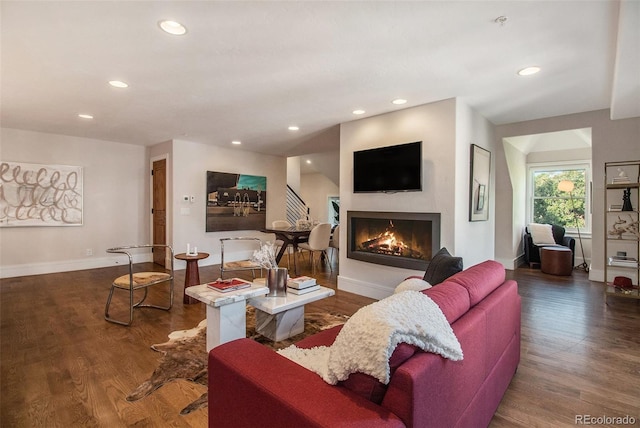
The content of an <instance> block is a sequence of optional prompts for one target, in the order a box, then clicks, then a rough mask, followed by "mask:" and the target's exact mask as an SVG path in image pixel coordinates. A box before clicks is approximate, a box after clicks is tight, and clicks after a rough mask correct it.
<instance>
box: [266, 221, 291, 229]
mask: <svg viewBox="0 0 640 428" xmlns="http://www.w3.org/2000/svg"><path fill="white" fill-rule="evenodd" d="M292 226H293V225H292V224H291V223H289V222H288V221H287V220H274V221H272V222H271V227H272V228H274V229H288V228H290V227H292Z"/></svg>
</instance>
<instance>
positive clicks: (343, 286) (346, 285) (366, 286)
mask: <svg viewBox="0 0 640 428" xmlns="http://www.w3.org/2000/svg"><path fill="white" fill-rule="evenodd" d="M338 290H342V291H348V292H349V293H354V294H358V295H360V296H365V297H369V298H371V299H376V300H381V299H384V298H385V297H389V296H391V295H392V294H393V289H391V288H389V287H384V286H382V285H378V284H372V283H370V282H364V281H359V280H357V279H353V278H347V277H345V276H343V275H338Z"/></svg>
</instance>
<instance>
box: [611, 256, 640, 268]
mask: <svg viewBox="0 0 640 428" xmlns="http://www.w3.org/2000/svg"><path fill="white" fill-rule="evenodd" d="M609 266H621V267H630V268H637V267H638V259H635V258H633V257H627V256H613V257H609Z"/></svg>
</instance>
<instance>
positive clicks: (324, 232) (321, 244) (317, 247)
mask: <svg viewBox="0 0 640 428" xmlns="http://www.w3.org/2000/svg"><path fill="white" fill-rule="evenodd" d="M330 240H331V225H330V224H329V223H320V224H317V225H315V226H314V227H313V229H311V232H310V233H309V247H310V248H311V249H312V250H314V251H321V250H326V249H327V248H329V241H330Z"/></svg>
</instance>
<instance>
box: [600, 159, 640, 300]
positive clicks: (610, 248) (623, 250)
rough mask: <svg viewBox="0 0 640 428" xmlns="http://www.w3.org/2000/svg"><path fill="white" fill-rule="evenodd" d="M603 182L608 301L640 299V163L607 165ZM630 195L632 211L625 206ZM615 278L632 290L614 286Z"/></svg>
mask: <svg viewBox="0 0 640 428" xmlns="http://www.w3.org/2000/svg"><path fill="white" fill-rule="evenodd" d="M604 180H605V192H604V194H605V196H604V210H605V213H604V221H605V225H604V226H605V240H604V257H605V260H604V279H605V283H606V286H605V287H604V293H605V298H606V297H608V296H615V297H624V298H631V299H640V287H639V285H638V279H639V278H640V264H639V263H640V225H639V221H640V206H639V205H638V204H639V202H640V160H638V161H621V162H606V163H605V164H604ZM627 191H628V192H629V202H630V203H631V210H629V206H628V205H627V206H624V200H623V199H624V194H625V193H626V192H627ZM623 209H624V211H623ZM616 277H626V278H629V279H630V280H631V287H620V286H615V285H614V279H615V278H616Z"/></svg>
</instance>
